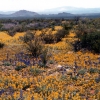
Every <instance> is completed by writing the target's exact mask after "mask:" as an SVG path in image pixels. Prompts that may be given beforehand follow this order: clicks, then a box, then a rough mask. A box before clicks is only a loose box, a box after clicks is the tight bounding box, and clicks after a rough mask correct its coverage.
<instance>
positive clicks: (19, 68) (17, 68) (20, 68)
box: [15, 65, 27, 71]
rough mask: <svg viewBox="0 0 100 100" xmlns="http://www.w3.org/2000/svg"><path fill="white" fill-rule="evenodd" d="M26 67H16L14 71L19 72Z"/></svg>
mask: <svg viewBox="0 0 100 100" xmlns="http://www.w3.org/2000/svg"><path fill="white" fill-rule="evenodd" d="M26 67H27V66H26V65H23V66H16V68H15V70H16V71H20V70H22V69H23V68H26Z"/></svg>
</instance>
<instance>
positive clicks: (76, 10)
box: [40, 6, 100, 14]
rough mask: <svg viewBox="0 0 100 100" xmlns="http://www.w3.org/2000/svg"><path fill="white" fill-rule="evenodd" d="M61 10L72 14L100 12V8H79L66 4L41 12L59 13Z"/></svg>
mask: <svg viewBox="0 0 100 100" xmlns="http://www.w3.org/2000/svg"><path fill="white" fill-rule="evenodd" d="M61 12H68V13H72V14H84V13H100V8H77V7H70V6H64V7H58V8H52V9H47V10H44V11H42V12H40V13H44V14H52V13H53V14H57V13H61Z"/></svg>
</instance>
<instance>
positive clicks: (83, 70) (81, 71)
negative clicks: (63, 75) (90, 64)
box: [78, 69, 86, 75]
mask: <svg viewBox="0 0 100 100" xmlns="http://www.w3.org/2000/svg"><path fill="white" fill-rule="evenodd" d="M85 73H86V69H81V70H79V71H78V74H80V75H84V74H85Z"/></svg>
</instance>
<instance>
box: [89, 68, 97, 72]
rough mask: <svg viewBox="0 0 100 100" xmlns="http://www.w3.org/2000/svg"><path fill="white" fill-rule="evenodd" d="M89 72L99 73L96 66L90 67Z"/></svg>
mask: <svg viewBox="0 0 100 100" xmlns="http://www.w3.org/2000/svg"><path fill="white" fill-rule="evenodd" d="M89 72H90V73H99V70H98V69H97V68H90V69H89Z"/></svg>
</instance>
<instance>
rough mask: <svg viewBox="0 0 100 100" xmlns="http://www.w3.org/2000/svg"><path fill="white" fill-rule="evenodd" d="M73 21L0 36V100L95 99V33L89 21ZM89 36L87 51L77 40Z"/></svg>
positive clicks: (99, 96) (98, 89) (98, 66)
mask: <svg viewBox="0 0 100 100" xmlns="http://www.w3.org/2000/svg"><path fill="white" fill-rule="evenodd" d="M97 20H99V21H100V19H95V20H92V21H93V22H94V23H96V21H97ZM82 21H84V23H82ZM75 22H76V21H73V20H68V21H66V20H65V21H61V22H60V25H54V26H53V27H51V26H52V25H53V24H50V25H51V26H50V27H44V28H42V29H29V30H27V31H23V32H15V33H14V35H11V34H10V33H9V32H8V31H1V32H0V100H100V51H99V50H100V45H99V46H98V44H100V38H99V37H100V35H99V34H100V32H97V30H98V28H97V27H96V26H95V25H94V26H93V25H92V22H91V20H89V19H86V23H85V19H84V20H79V21H78V22H77V23H78V24H76V23H75ZM49 23H50V22H49ZM54 24H55V23H54ZM96 24H97V23H96ZM85 25H86V26H87V27H88V28H87V29H86V27H85ZM84 27H85V28H84ZM98 27H99V26H98ZM91 32H93V34H95V33H96V32H97V33H98V34H97V35H96V36H97V37H98V38H97V37H96V40H98V41H96V42H93V43H95V46H94V47H93V48H92V45H91V46H90V44H88V42H85V41H87V40H88V38H89V36H87V38H82V36H83V37H85V36H86V34H91ZM84 34H85V35H84ZM92 36H94V35H92ZM92 36H91V39H92V40H93V39H94V38H92ZM85 39H86V40H85ZM83 40H84V41H83ZM80 41H81V42H80ZM89 42H91V41H90V40H89ZM78 43H79V44H78ZM96 43H97V44H96ZM2 44H4V45H3V46H2ZM84 44H86V45H84ZM80 45H81V46H80ZM93 45H94V44H93ZM89 46H90V47H89ZM98 51H99V52H98Z"/></svg>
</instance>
